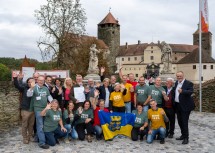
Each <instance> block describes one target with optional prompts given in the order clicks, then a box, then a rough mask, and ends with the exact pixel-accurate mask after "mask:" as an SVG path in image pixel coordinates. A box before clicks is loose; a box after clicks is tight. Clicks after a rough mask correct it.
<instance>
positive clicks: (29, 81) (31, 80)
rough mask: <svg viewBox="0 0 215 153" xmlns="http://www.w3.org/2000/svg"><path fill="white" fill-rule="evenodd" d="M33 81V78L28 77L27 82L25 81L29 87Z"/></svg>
mask: <svg viewBox="0 0 215 153" xmlns="http://www.w3.org/2000/svg"><path fill="white" fill-rule="evenodd" d="M33 81H34V79H29V80H28V82H27V83H28V87H31V83H32V82H33Z"/></svg>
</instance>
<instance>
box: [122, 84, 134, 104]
mask: <svg viewBox="0 0 215 153" xmlns="http://www.w3.org/2000/svg"><path fill="white" fill-rule="evenodd" d="M124 86H125V88H126V89H127V91H126V95H124V96H123V100H124V102H131V92H130V88H131V87H133V86H132V84H130V83H126V84H124Z"/></svg>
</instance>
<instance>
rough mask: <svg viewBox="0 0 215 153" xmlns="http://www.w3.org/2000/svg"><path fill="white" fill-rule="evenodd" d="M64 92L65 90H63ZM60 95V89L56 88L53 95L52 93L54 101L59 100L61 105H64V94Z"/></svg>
mask: <svg viewBox="0 0 215 153" xmlns="http://www.w3.org/2000/svg"><path fill="white" fill-rule="evenodd" d="M62 90H63V88H62ZM58 93H59V89H58V88H57V87H56V86H55V91H54V92H53V93H52V92H51V95H52V97H53V99H57V100H58V102H59V103H62V100H63V93H64V92H62V94H60V95H59V94H58Z"/></svg>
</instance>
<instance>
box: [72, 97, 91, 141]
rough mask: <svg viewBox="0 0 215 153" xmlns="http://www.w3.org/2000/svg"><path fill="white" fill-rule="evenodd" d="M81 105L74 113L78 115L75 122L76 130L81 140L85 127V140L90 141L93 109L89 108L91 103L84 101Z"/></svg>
mask: <svg viewBox="0 0 215 153" xmlns="http://www.w3.org/2000/svg"><path fill="white" fill-rule="evenodd" d="M83 107H84V108H82V107H79V108H78V109H77V111H76V114H77V115H78V116H79V119H78V120H77V122H76V127H75V129H76V131H77V133H78V138H79V140H81V141H83V140H84V138H85V129H86V130H87V141H88V142H92V138H91V136H92V134H93V118H94V116H93V110H92V109H91V108H90V107H91V103H90V102H89V101H85V102H84V104H83Z"/></svg>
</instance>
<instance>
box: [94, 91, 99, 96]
mask: <svg viewBox="0 0 215 153" xmlns="http://www.w3.org/2000/svg"><path fill="white" fill-rule="evenodd" d="M98 96H99V91H98V90H94V97H95V98H96V97H98Z"/></svg>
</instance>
